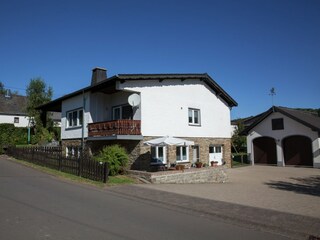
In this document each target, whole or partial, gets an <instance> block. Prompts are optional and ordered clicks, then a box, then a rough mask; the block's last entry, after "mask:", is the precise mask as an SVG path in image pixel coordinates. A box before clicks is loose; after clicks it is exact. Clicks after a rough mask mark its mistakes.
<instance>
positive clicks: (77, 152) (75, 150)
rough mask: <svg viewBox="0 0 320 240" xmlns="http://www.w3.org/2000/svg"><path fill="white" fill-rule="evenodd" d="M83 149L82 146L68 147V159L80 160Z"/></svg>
mask: <svg viewBox="0 0 320 240" xmlns="http://www.w3.org/2000/svg"><path fill="white" fill-rule="evenodd" d="M80 156H81V147H80V146H68V147H66V157H68V158H80Z"/></svg>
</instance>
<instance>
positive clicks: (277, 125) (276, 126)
mask: <svg viewBox="0 0 320 240" xmlns="http://www.w3.org/2000/svg"><path fill="white" fill-rule="evenodd" d="M282 129H284V124H283V118H275V119H272V130H282Z"/></svg>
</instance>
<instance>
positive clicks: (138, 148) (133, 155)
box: [62, 137, 231, 170]
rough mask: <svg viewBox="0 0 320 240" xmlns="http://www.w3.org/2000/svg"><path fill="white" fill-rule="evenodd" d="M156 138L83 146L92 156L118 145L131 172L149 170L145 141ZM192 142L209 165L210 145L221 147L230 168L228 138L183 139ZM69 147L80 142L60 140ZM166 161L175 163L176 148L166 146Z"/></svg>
mask: <svg viewBox="0 0 320 240" xmlns="http://www.w3.org/2000/svg"><path fill="white" fill-rule="evenodd" d="M154 138H157V137H144V139H143V140H141V141H138V140H112V141H86V142H85V146H86V147H89V149H90V150H91V153H92V154H96V153H98V152H99V151H100V150H101V149H102V148H103V147H104V146H106V145H112V144H119V145H121V146H123V147H125V148H126V149H127V152H128V154H129V169H133V170H150V169H149V168H150V159H151V148H150V146H147V145H144V144H143V143H144V142H145V141H148V140H151V139H154ZM185 139H187V140H190V141H194V143H195V145H198V146H199V158H200V161H201V162H202V163H205V164H207V165H208V164H209V147H210V146H211V145H221V146H223V160H224V161H225V162H226V166H227V167H231V139H229V138H185ZM70 145H78V146H79V145H81V140H77V139H75V140H62V146H63V147H64V148H65V147H66V146H70ZM167 161H168V162H169V163H175V161H176V146H167ZM192 162H193V147H192V146H190V147H189V162H188V163H181V164H188V165H190V163H192Z"/></svg>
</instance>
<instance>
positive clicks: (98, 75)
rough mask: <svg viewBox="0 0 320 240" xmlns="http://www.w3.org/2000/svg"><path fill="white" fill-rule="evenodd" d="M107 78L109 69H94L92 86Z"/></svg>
mask: <svg viewBox="0 0 320 240" xmlns="http://www.w3.org/2000/svg"><path fill="white" fill-rule="evenodd" d="M106 79H107V69H105V68H99V67H96V68H94V69H92V78H91V86H93V85H96V84H98V83H99V82H101V81H103V80H106Z"/></svg>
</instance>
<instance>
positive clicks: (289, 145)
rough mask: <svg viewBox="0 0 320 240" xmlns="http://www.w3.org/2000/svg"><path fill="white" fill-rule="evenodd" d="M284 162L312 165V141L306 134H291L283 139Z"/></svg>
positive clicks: (287, 163)
mask: <svg viewBox="0 0 320 240" xmlns="http://www.w3.org/2000/svg"><path fill="white" fill-rule="evenodd" d="M283 153H284V162H285V164H286V165H303V166H312V165H313V158H312V143H311V140H310V139H309V138H307V137H305V136H290V137H287V138H285V139H284V140H283Z"/></svg>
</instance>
